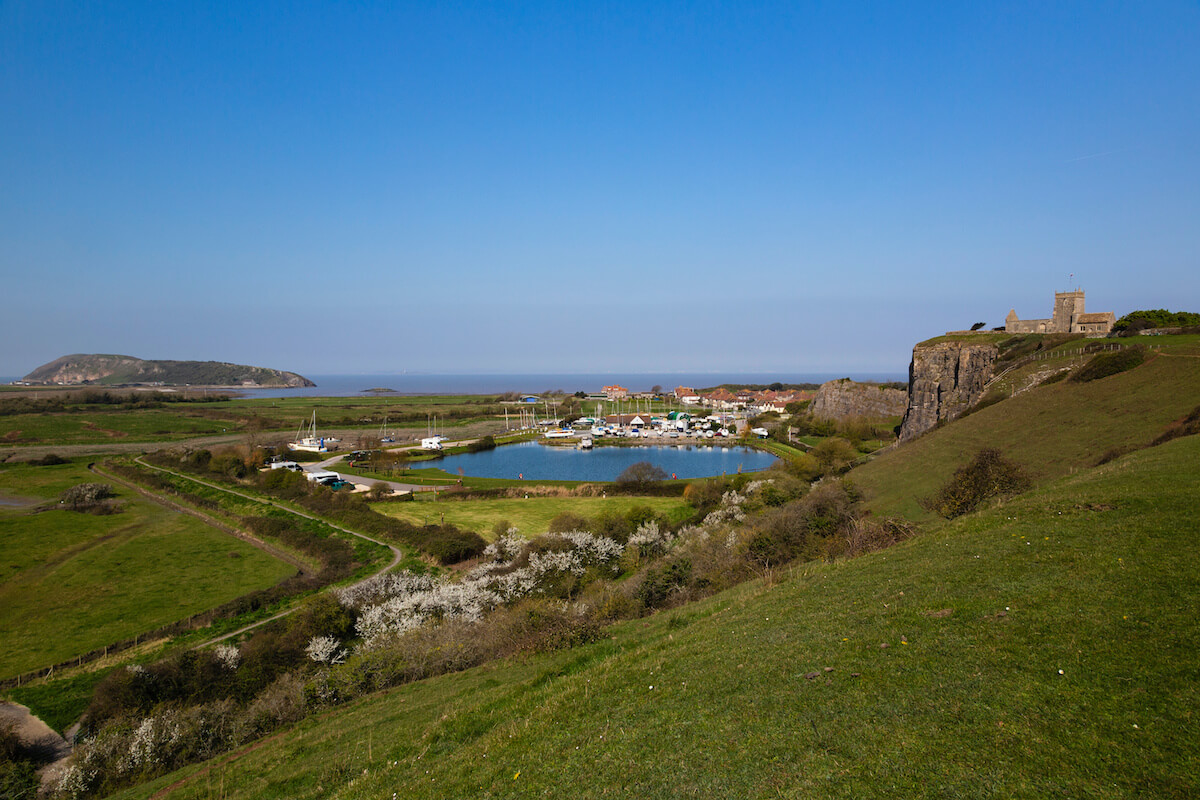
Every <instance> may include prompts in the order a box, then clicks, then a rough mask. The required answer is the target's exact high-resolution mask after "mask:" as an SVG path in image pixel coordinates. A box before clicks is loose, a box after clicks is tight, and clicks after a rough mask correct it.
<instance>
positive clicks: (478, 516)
mask: <svg viewBox="0 0 1200 800" xmlns="http://www.w3.org/2000/svg"><path fill="white" fill-rule="evenodd" d="M638 506H642V507H647V508H650V509H651V510H652V511H654V512H655V513H656V514H665V515H666V516H667V517H669V518H670V519H671V520H672V522H676V521H679V520H681V519H684V518H686V517H687V516H688V515H690V514H691V513H692V507H691V506H690V505H689V504H688V503H687V502H685V501H684V500H683V499H682V498H678V497H628V496H614V497H529V498H503V499H485V500H446V499H441V500H436V501H435V500H433V499H431V498H427V497H425V496H422V495H418V496H417V500H416V501H414V502H411V503H385V504H381V505H378V506H376V507H375V509H376V510H377V511H379V512H380V513H383V514H387V515H388V516H392V517H397V518H399V519H404V520H408V521H409V522H412V523H415V524H418V525H424V524H428V523H439V522H441V521H442V517H443V516H444V517H445V521H446V522H448V523H452V524H454V525H457V526H459V527H460V528H465V529H467V530H472V531H475V532H476V533H478V534H479V535H481V536H483V537H484V538H485V539H488V540H489V541H490V540H491V539H493V538H494V536H493V533H492V529H493V527H495V525H496V523H497V522H500V521H501V520H506V521H507V522H508V523H509V524H510V525H511V526H512V527H515V528H517V530H518V532H519V535H520V536H522V537H526V538H527V537H531V536H536V535H538V534H541V533H545V532H546V530H547V529H548V527H549V525H550V520H552V519H554V518H555V517H557V516H558V515H559V514H564V513H570V514H578V515H579V516H582V517H588V518H592V517H598V516H600V515H601V514H618V515H623V514H625V513H626V512H628V511H629V510H630V509H631V508H635V507H638Z"/></svg>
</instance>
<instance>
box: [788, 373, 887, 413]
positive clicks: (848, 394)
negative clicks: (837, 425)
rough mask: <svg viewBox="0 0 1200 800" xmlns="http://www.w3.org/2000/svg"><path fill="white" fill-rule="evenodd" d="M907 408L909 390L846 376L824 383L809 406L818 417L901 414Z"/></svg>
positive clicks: (811, 411)
mask: <svg viewBox="0 0 1200 800" xmlns="http://www.w3.org/2000/svg"><path fill="white" fill-rule="evenodd" d="M907 408H908V393H907V392H905V391H903V390H902V389H887V388H884V387H882V386H878V385H876V384H874V383H855V382H854V381H852V380H850V379H848V378H843V379H842V380H837V381H829V382H827V383H823V384H821V387H820V388H819V389H817V394H816V396H815V397H814V398H813V401H812V405H811V406H810V407H809V411H810V413H811V414H812V415H813V416H814V417H817V418H818V419H848V418H850V417H867V418H870V419H882V418H886V417H898V416H900V415H901V414H903V413H904V411H905V409H907Z"/></svg>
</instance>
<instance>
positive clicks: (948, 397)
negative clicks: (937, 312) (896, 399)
mask: <svg viewBox="0 0 1200 800" xmlns="http://www.w3.org/2000/svg"><path fill="white" fill-rule="evenodd" d="M998 353H999V350H998V349H997V348H996V345H994V344H974V343H970V342H939V343H938V344H932V345H917V346H916V347H914V348H913V356H912V363H911V364H910V365H909V367H908V410H907V411H905V412H904V421H903V422H902V423H901V424H900V441H902V442H904V441H907V440H909V439H913V438H915V437H917V436H920V435H921V434H922V433H924V432H925V431H927V430H929V429H930V428H932V427H933V426H935V425H937V424H938V423H939V422H941V421H943V420H951V419H954V418H955V417H957V416H959V415H960V414H962V413H963V412H964V411H966V410H967V409H968V408H970V407H971V406H972V405H974V404H975V403H976V402H977V401H978V400H979V397H980V395H982V394H983V388H984V386H985V385H986V384H987V382H988V381H989V380H990V379H991V377H992V373H993V368H994V366H995V363H996V356H997V355H998Z"/></svg>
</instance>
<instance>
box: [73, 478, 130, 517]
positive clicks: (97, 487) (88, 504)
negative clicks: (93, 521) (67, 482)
mask: <svg viewBox="0 0 1200 800" xmlns="http://www.w3.org/2000/svg"><path fill="white" fill-rule="evenodd" d="M114 496H116V493H115V492H114V491H113V488H112V487H111V486H109V485H108V484H107V483H80V484H76V485H75V486H72V487H71V488H70V489H67V490H66V491H65V492H63V493H62V495H61V496H60V497H59V503H60V504H61V505H63V506H64V507H66V508H68V509H70V510H71V511H84V512H87V513H90V514H112V513H115V512H116V510H117V507H116V505H114V504H113V503H111V502H109V501H110V499H111V498H112V497H114Z"/></svg>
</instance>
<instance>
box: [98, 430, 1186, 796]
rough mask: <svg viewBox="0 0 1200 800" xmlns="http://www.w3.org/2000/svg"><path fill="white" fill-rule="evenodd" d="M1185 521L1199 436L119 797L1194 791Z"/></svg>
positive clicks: (383, 702)
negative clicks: (897, 541)
mask: <svg viewBox="0 0 1200 800" xmlns="http://www.w3.org/2000/svg"><path fill="white" fill-rule="evenodd" d="M1198 516H1200V437H1195V436H1193V437H1189V438H1186V439H1179V440H1176V441H1173V442H1171V443H1169V444H1166V445H1163V446H1161V447H1157V448H1153V449H1150V450H1143V451H1139V452H1137V453H1134V454H1131V455H1129V456H1126V457H1124V458H1122V459H1119V460H1117V461H1115V462H1112V463H1110V464H1108V465H1105V466H1103V467H1100V468H1097V469H1094V470H1088V471H1085V472H1081V473H1079V474H1076V475H1070V476H1064V477H1061V478H1059V479H1057V480H1055V481H1052V482H1051V483H1050V484H1048V485H1047V486H1044V487H1043V488H1041V489H1038V490H1035V491H1033V492H1031V493H1029V494H1028V495H1026V496H1023V497H1021V498H1019V499H1017V500H1015V501H1013V502H1011V503H1009V504H1007V505H1005V506H1004V507H1003V508H994V509H991V510H988V511H985V512H982V513H980V514H977V515H972V516H970V517H964V518H962V519H960V520H958V521H955V522H954V523H950V524H948V525H946V526H944V527H943V528H941V529H940V530H939V531H937V532H936V533H933V534H927V535H924V536H921V537H918V538H916V539H913V540H910V541H909V542H906V543H904V544H901V545H898V546H896V547H893V548H891V549H888V550H885V551H883V552H880V553H876V554H873V555H869V556H864V557H862V558H859V559H856V560H852V561H846V562H839V563H835V564H824V563H814V564H808V565H804V566H800V567H798V568H796V569H793V570H792V571H791V572H790V574H789V575H787V576H786V577H784V578H783V579H782V580H781V581H780V582H779V583H777V584H775V585H765V584H762V583H755V584H750V585H745V586H742V587H739V588H738V589H735V590H733V591H730V592H727V593H724V594H721V595H718V596H716V597H714V598H711V599H709V600H707V601H704V602H702V603H699V604H696V605H694V606H690V607H687V608H684V609H680V610H678V611H675V612H668V613H662V614H659V615H657V616H655V617H653V618H650V619H648V620H642V621H636V622H633V623H629V624H624V625H621V626H618V627H616V628H613V629H611V631H610V633H611V638H605V639H604V640H602V641H599V642H597V643H594V644H590V645H586V646H582V647H577V648H574V649H571V650H568V651H562V652H555V653H551V654H548V655H543V656H532V657H528V658H523V659H519V660H516V661H511V662H505V663H501V664H497V665H493V666H489V667H485V668H481V669H476V670H472V671H469V672H466V673H462V674H457V675H450V676H446V677H443V678H438V679H433V680H428V681H423V682H420V683H417V684H413V685H410V686H407V687H403V688H400V689H396V690H393V691H391V692H388V693H386V694H383V695H378V696H375V697H372V698H368V699H366V700H364V701H360V702H357V703H354V704H352V705H350V706H349V707H347V708H345V709H342V710H339V711H335V712H332V713H330V714H327V715H323V716H321V717H318V718H313V719H310V720H308V721H306V722H304V723H302V724H300V725H299V726H297V727H296V728H295V729H293V730H291V731H289V732H286V733H284V734H283V735H280V736H278V737H275V738H273V739H271V740H269V741H268V742H266V743H265V744H263V745H262V746H261V747H257V748H252V749H249V750H247V751H244V752H242V753H241V754H240V755H238V756H235V757H234V758H233V759H231V760H230V761H228V762H223V763H222V764H221V765H219V766H216V767H214V768H213V769H212V770H211V771H209V772H204V773H199V774H197V773H198V771H199V768H196V767H193V768H189V769H187V770H184V771H182V772H179V773H175V774H172V775H169V776H166V777H164V778H161V779H159V780H157V781H155V782H153V783H150V784H146V785H144V786H142V787H138V788H137V789H136V790H133V791H129V792H125V793H123V794H121V795H118V796H120V797H146V796H148V795H150V794H151V793H153V792H154V791H156V790H158V789H161V788H163V787H164V786H166V785H168V784H172V783H175V782H176V781H179V780H180V778H181V777H185V776H188V775H194V776H196V777H195V778H194V780H191V781H190V782H185V783H184V784H183V785H181V786H178V787H177V788H175V789H174V790H172V791H171V792H169V793H168V794H167V795H165V796H167V797H171V798H206V797H210V796H213V794H214V793H217V792H220V793H221V796H223V797H230V798H283V797H288V798H318V797H319V798H326V797H328V798H341V799H343V800H357V799H358V798H388V797H392V796H393V793H395V796H399V797H405V798H443V797H492V798H499V797H534V796H554V797H580V798H599V797H609V796H617V797H642V798H660V797H661V798H666V797H672V798H673V797H745V798H759V797H763V798H765V797H781V796H782V797H792V798H808V797H812V798H829V797H833V798H843V797H844V798H861V797H905V798H908V797H919V798H920V797H930V798H933V797H939V798H943V797H956V798H960V797H961V798H974V797H979V798H983V797H1014V798H1041V797H1050V796H1054V797H1097V798H1110V797H1111V798H1118V797H1134V796H1144V797H1161V798H1187V797H1194V796H1196V795H1197V793H1198V792H1200V768H1198V767H1200V739H1198V738H1197V737H1196V736H1195V734H1194V723H1195V719H1194V716H1195V709H1196V708H1197V707H1200V681H1198V680H1197V678H1200V655H1197V651H1196V648H1195V641H1196V640H1197V637H1198V636H1200V617H1197V615H1196V613H1195V608H1196V606H1197V603H1198V601H1200V558H1197V556H1198V555H1200V553H1198V552H1197V549H1198V547H1200V544H1198V542H1197V539H1196V535H1195V534H1196V519H1197V517H1198ZM885 645H886V646H885ZM160 796H161V795H160Z"/></svg>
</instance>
